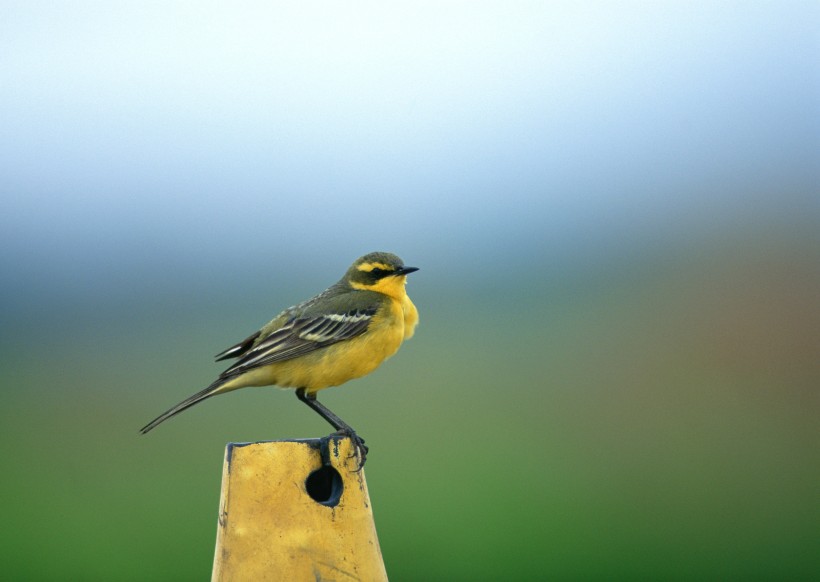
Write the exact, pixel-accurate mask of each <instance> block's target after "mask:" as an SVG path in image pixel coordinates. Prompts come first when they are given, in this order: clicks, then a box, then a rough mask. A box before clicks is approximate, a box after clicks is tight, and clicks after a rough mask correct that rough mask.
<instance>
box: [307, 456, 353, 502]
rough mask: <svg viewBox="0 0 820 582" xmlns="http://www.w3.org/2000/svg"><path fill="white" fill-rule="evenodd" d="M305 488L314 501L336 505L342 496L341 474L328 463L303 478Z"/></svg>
mask: <svg viewBox="0 0 820 582" xmlns="http://www.w3.org/2000/svg"><path fill="white" fill-rule="evenodd" d="M305 489H307V493H308V495H310V498H311V499H313V500H314V501H315V502H316V503H321V504H322V505H327V506H328V507H336V506H337V505H339V500H340V499H341V498H342V490H343V489H344V485H342V476H341V475H339V472H338V471H337V470H336V469H334V468H333V467H331V466H329V465H325V466H323V467H320V468H319V469H316V470H315V471H314V472H313V473H311V474H310V475H308V478H307V479H305Z"/></svg>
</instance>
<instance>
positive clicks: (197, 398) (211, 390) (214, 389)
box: [140, 379, 225, 434]
mask: <svg viewBox="0 0 820 582" xmlns="http://www.w3.org/2000/svg"><path fill="white" fill-rule="evenodd" d="M224 383H225V380H224V379H220V380H217V381H216V382H214V383H213V384H211V385H210V386H208V387H207V388H205V390H202V391H200V392H197V393H196V394H194V395H193V396H189V397H188V398H186V399H185V400H183V401H182V402H180V403H179V404H177V405H176V406H173V407H171V408H169V409H168V410H166V411H165V412H163V413H162V414H160V415H159V416H158V417H156V418H155V419H154V420H152V421H151V422H149V423H148V424H146V425H145V426H144V427H142V428H141V429H140V432H141V433H142V434H145V433H147V432H148V431H149V430H151V429H152V428H154V427H155V426H157V425H158V424H159V423H161V422H163V421H165V420H168V419H169V418H171V417H172V416H176V415H177V414H179V413H180V412H182V411H183V410H186V409H188V408H190V407H192V406H193V405H194V404H196V403H197V402H202V401H203V400H205V399H206V398H210V397H211V396H216V395H217V394H219V393H220V392H219V387H220V386H222V384H224Z"/></svg>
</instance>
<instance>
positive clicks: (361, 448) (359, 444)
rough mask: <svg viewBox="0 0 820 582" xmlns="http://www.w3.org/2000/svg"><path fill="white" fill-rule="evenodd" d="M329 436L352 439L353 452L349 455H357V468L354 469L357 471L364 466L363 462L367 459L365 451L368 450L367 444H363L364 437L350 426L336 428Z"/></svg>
mask: <svg viewBox="0 0 820 582" xmlns="http://www.w3.org/2000/svg"><path fill="white" fill-rule="evenodd" d="M330 436H331V437H334V436H340V437H344V438H349V439H350V440H352V441H353V447H354V452H353V454H352V455H351V457H358V459H359V468H358V469H356V472H357V473H358V472H359V471H361V470H362V469H363V468H364V463H365V461H367V452H368V451H369V450H370V449H369V448H368V447H367V445H365V444H364V439H363V438H362V437H360V436H359V435H357V434H356V431H355V430H353V429H352V428H350V429H346V428H343V429H341V430H338V431H336V432H334V433H333V434H331V435H330Z"/></svg>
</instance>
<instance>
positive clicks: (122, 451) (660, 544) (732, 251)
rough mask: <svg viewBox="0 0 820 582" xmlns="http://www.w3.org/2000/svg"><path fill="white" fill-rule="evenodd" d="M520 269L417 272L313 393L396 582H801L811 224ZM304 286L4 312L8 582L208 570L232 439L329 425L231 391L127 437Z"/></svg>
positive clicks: (811, 546) (818, 293) (813, 515)
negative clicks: (350, 465)
mask: <svg viewBox="0 0 820 582" xmlns="http://www.w3.org/2000/svg"><path fill="white" fill-rule="evenodd" d="M764 234H765V233H764ZM414 258H415V257H414ZM423 259H424V258H423V257H419V258H418V261H417V262H419V263H420V266H422V267H424V260H423ZM530 259H531V261H533V262H531V263H529V265H528V268H522V265H520V264H516V263H515V262H514V261H512V262H511V263H510V265H509V267H510V272H509V273H506V276H505V277H502V278H498V277H491V276H489V275H488V274H487V273H481V272H476V273H472V272H470V273H452V272H450V273H447V272H442V271H436V270H435V269H423V270H422V271H420V272H419V273H418V275H417V276H414V278H413V280H412V284H411V287H410V291H411V295H412V296H413V298H414V299H415V301H416V303H417V305H418V306H419V309H420V311H421V313H422V322H421V326H420V328H419V330H418V334H417V336H416V338H415V339H414V340H413V341H412V342H410V343H408V344H407V345H405V346H404V347H403V348H402V350H401V351H400V352H399V354H398V355H397V357H395V358H394V359H393V360H391V361H390V362H389V363H387V364H386V365H384V366H383V367H382V368H381V369H380V370H378V371H377V372H376V373H375V374H373V375H372V376H370V377H368V378H366V379H363V380H360V381H357V382H355V383H352V384H349V385H347V386H345V387H342V388H336V389H331V390H329V391H327V392H324V393H323V394H322V396H324V401H325V402H326V403H327V404H328V405H329V406H330V408H332V409H333V410H335V411H337V412H338V413H339V414H340V415H341V416H342V417H343V418H345V419H347V420H348V421H349V422H350V423H351V424H353V425H354V426H355V427H356V428H357V429H358V430H359V431H360V432H361V433H362V434H363V435H364V436H365V437H366V438H367V440H368V444H369V445H370V446H371V455H370V458H369V459H370V460H369V462H368V466H367V478H368V483H369V486H370V492H371V497H372V501H373V505H374V511H375V516H376V522H377V527H378V531H379V537H380V541H381V545H382V550H383V553H384V558H385V562H386V565H387V570H388V573H389V574H390V576H391V579H392V580H398V581H401V580H448V581H454V580H533V579H592V580H613V579H631V580H634V579H681V580H692V579H720V580H750V579H761V580H763V579H769V580H771V579H780V580H787V579H788V580H798V579H806V580H807V579H810V578H812V577H813V576H815V575H816V574H817V572H818V568H819V567H820V559H818V557H817V556H818V553H817V551H816V550H817V548H816V542H817V532H818V523H820V521H819V520H818V518H820V515H819V512H818V505H817V483H818V477H820V471H818V463H817V459H818V457H817V445H818V438H817V437H818V433H817V424H816V423H817V412H818V390H817V388H818V386H820V363H819V361H818V355H817V347H818V337H819V336H820V333H818V330H820V302H818V297H820V272H819V271H818V268H817V265H818V264H820V262H819V261H820V247H818V245H817V240H816V238H815V235H814V233H811V232H809V233H807V234H802V235H801V234H800V233H799V232H798V233H791V234H788V235H782V236H778V237H775V238H767V237H766V236H762V235H761V233H751V234H748V235H747V236H743V237H739V238H735V239H731V240H713V241H704V242H703V244H702V245H699V246H696V247H695V246H689V247H687V248H683V249H680V248H679V249H673V250H666V251H664V250H661V251H655V252H646V253H637V252H636V253H635V254H633V255H631V256H621V257H614V258H611V259H608V260H606V261H602V262H601V263H600V264H588V265H581V266H576V267H569V266H564V267H561V266H557V267H553V268H549V267H548V266H547V265H539V264H538V263H537V259H538V257H537V256H533V257H530ZM493 268H495V269H497V268H498V265H497V264H496V265H493ZM101 275H102V273H101ZM435 281H449V284H447V285H445V286H443V287H442V286H441V285H439V284H436V283H434V282H435ZM314 290H315V289H284V290H282V289H276V290H266V291H265V293H264V294H262V293H261V291H260V293H259V294H258V295H253V296H251V297H248V298H247V301H244V302H239V303H237V302H236V301H229V300H227V298H225V297H221V296H219V295H215V294H214V295H209V294H207V292H203V293H202V294H199V295H196V296H194V295H193V294H192V293H191V292H190V291H179V292H178V293H165V294H162V295H160V296H152V297H151V298H146V299H145V301H144V302H143V303H142V304H133V303H129V304H127V305H126V304H124V303H123V304H118V303H117V300H116V298H114V299H112V300H111V301H110V302H109V303H107V304H105V305H102V306H100V305H94V304H82V303H77V304H74V305H66V304H60V303H59V302H55V303H54V304H53V305H51V306H47V309H44V310H43V312H42V317H41V319H39V320H31V319H28V318H17V319H14V318H12V319H11V321H12V327H11V328H7V329H6V330H4V333H3V336H4V337H3V346H2V347H3V349H2V355H1V356H0V357H2V369H3V376H2V378H3V379H2V382H3V386H2V391H0V398H1V399H2V400H1V401H0V404H2V408H0V420H1V423H0V434H1V436H2V447H3V451H2V452H3V457H4V459H5V462H6V471H5V476H4V478H3V479H2V481H0V492H2V498H3V499H4V500H5V511H4V513H5V515H4V522H5V526H4V527H3V529H2V533H0V544H1V545H2V547H3V567H2V572H3V578H4V579H7V580H57V579H61V580H69V579H82V580H203V579H207V578H208V576H209V574H210V569H211V562H212V558H213V547H214V540H215V533H216V512H217V504H218V498H219V485H220V477H221V464H222V454H223V448H224V445H225V443H226V442H228V441H252V440H268V439H276V438H290V437H313V436H320V435H322V434H325V433H326V432H327V427H325V426H324V425H323V423H322V421H321V420H320V419H319V418H318V417H317V416H316V415H314V414H313V413H311V412H310V411H309V410H307V408H306V407H304V406H303V405H301V404H299V403H298V402H297V400H296V398H295V397H294V396H293V395H292V394H291V393H290V392H284V391H278V390H274V389H259V390H253V389H249V390H245V391H241V392H237V393H234V394H231V395H229V396H226V397H222V398H218V399H214V400H211V401H208V402H206V403H204V404H202V405H201V406H197V407H196V408H194V409H192V410H190V411H188V412H186V413H185V414H183V415H181V416H180V417H178V418H176V419H174V420H173V421H171V422H169V423H168V424H166V425H163V426H162V427H161V428H160V429H158V430H157V431H155V432H153V433H151V434H149V435H147V436H145V437H142V436H139V435H138V433H137V430H138V428H139V427H140V426H142V425H143V424H144V423H145V422H146V421H147V420H150V419H151V418H153V417H154V416H155V415H156V414H157V413H159V412H161V411H162V410H164V409H165V408H166V407H167V406H168V405H170V404H173V403H174V402H176V401H178V400H180V399H181V398H182V397H184V396H187V395H188V394H190V393H192V392H194V391H196V390H198V389H199V388H201V387H202V386H203V385H205V384H206V383H207V382H209V381H210V380H211V379H212V377H213V376H214V375H215V374H216V373H217V372H218V371H219V370H220V369H221V368H220V367H219V366H217V365H215V364H211V363H210V356H211V355H212V354H214V353H216V352H217V351H219V350H220V349H222V348H224V347H226V346H227V345H229V344H230V343H231V342H233V341H235V340H237V339H241V338H242V337H244V336H245V335H246V334H247V333H248V332H249V331H252V330H253V329H254V328H255V327H256V326H257V325H259V324H261V323H264V321H265V320H266V319H267V318H268V317H269V316H270V315H272V314H273V312H274V311H275V310H276V309H277V308H279V307H283V306H285V305H286V304H287V303H288V302H291V301H292V300H295V299H299V298H301V297H300V294H305V293H309V292H311V291H314ZM125 301H126V300H125V299H123V302H125Z"/></svg>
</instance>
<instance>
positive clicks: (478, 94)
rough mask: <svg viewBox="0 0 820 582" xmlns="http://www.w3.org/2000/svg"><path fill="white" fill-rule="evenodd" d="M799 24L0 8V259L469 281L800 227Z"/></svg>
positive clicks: (200, 7)
mask: <svg viewBox="0 0 820 582" xmlns="http://www.w3.org/2000/svg"><path fill="white" fill-rule="evenodd" d="M818 12H819V9H818V7H817V5H816V4H814V3H789V2H786V3H750V2H746V3H711V2H704V3H692V2H681V3H667V2H664V3H651V2H646V3H644V2H629V3H619V4H616V3H609V2H598V3H595V2H593V3H575V2H566V3H541V2H445V3H440V2H411V3H375V2H373V3H358V2H354V3H345V4H340V3H322V2H308V3H305V2H300V3H269V2H260V3H254V2H240V3H202V2H190V3H188V2H170V3H166V2H156V3H143V2H134V3H116V2H113V3H111V2H72V3H65V4H64V5H60V4H57V5H55V4H53V3H45V2H19V3H10V4H9V3H7V5H6V6H5V8H4V17H3V19H2V22H0V39H2V40H0V48H1V49H2V50H0V87H2V89H0V125H2V127H3V131H2V135H0V174H2V181H1V182H0V188H2V197H3V200H4V204H3V205H4V212H3V213H2V215H0V242H1V243H2V247H3V250H2V252H0V258H2V262H3V263H4V264H5V265H6V266H7V267H8V269H6V270H7V272H8V271H9V269H11V271H12V272H14V270H15V269H18V268H22V267H21V265H22V263H24V262H27V263H29V266H28V267H26V268H28V269H31V268H33V267H31V264H34V265H43V266H44V267H43V268H51V267H47V266H49V265H51V266H52V267H53V266H56V265H62V266H63V268H64V267H65V265H66V264H70V265H72V267H73V268H80V267H82V266H83V265H85V266H88V267H89V268H94V267H95V266H96V265H99V264H100V263H101V262H102V263H111V262H116V263H122V262H124V263H127V264H129V265H130V266H131V268H134V269H139V268H140V267H139V265H141V264H150V263H152V261H154V260H162V259H163V257H165V258H167V257H168V256H172V257H175V258H176V260H178V261H180V262H190V263H194V264H201V265H202V268H206V267H208V266H209V265H214V264H218V265H224V264H226V263H229V264H240V265H245V266H246V267H248V268H258V267H257V266H258V265H260V264H265V265H270V268H272V269H275V268H276V267H275V266H276V264H277V262H280V263H281V262H282V261H287V260H288V259H300V260H304V259H307V260H316V261H317V262H318V263H319V264H321V265H328V266H331V265H333V266H338V265H340V264H342V265H343V264H346V263H347V262H349V259H350V258H352V257H354V256H357V255H358V254H361V253H364V252H367V251H370V250H373V249H389V250H394V251H396V252H400V253H401V254H404V255H407V256H408V260H409V257H413V256H416V257H421V258H423V259H430V260H433V261H435V260H436V259H435V258H431V256H435V255H438V256H442V255H444V257H445V258H446V260H453V259H454V258H458V259H459V260H463V261H465V262H466V263H467V264H471V261H475V262H476V264H478V263H480V262H481V259H480V258H479V257H481V256H486V255H487V254H490V255H492V256H495V257H496V258H501V259H503V258H504V257H505V256H508V255H509V256H515V255H521V254H522V251H521V249H525V251H524V254H526V253H530V254H534V255H538V254H539V253H546V252H553V253H555V252H557V253H559V254H561V253H570V254H571V253H572V252H573V249H578V248H582V247H585V246H590V245H592V246H593V247H595V246H601V247H602V248H603V247H611V246H612V245H617V244H620V243H621V242H622V241H624V240H630V241H634V240H638V241H640V240H641V237H645V238H646V240H650V241H657V240H658V239H664V238H666V237H670V236H675V235H676V234H677V235H679V236H683V237H684V238H685V237H686V236H697V235H698V234H699V233H700V232H701V231H703V232H708V231H710V230H711V229H715V228H718V229H719V228H724V227H726V225H730V226H732V225H737V223H738V222H743V220H745V219H746V218H747V217H748V218H750V219H760V218H761V217H762V218H763V219H765V218H766V217H768V216H771V215H772V214H773V213H774V214H778V215H780V214H782V215H784V216H785V218H786V219H787V220H788V219H789V218H790V217H792V216H794V217H803V218H805V217H806V215H807V214H811V213H818V206H820V205H818V202H817V197H816V180H817V178H818V163H817V153H816V152H817V151H818V143H820V139H818V135H819V132H818V125H820V121H818V119H820V116H818V105H817V103H818V102H820V101H818V67H817V65H816V55H817V54H818V48H820V47H818V38H817V33H816V30H817V26H818V23H820V19H818ZM415 262H418V261H415ZM337 268H338V267H337Z"/></svg>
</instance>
